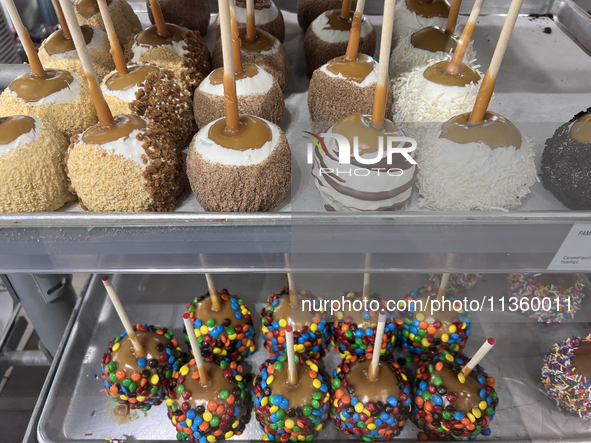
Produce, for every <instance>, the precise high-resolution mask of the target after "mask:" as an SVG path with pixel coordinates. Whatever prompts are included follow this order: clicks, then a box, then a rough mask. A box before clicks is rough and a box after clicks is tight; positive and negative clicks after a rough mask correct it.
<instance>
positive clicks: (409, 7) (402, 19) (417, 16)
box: [393, 0, 453, 46]
mask: <svg viewBox="0 0 591 443" xmlns="http://www.w3.org/2000/svg"><path fill="white" fill-rule="evenodd" d="M396 10H397V14H396V18H395V20H396V21H395V22H394V33H393V45H394V46H396V45H397V44H398V42H399V41H400V40H401V39H403V38H404V37H407V36H409V35H412V34H413V33H415V32H417V31H419V30H421V29H423V28H427V27H430V26H437V27H439V28H442V29H443V28H445V27H446V23H447V18H448V16H449V14H450V6H449V2H448V1H447V0H398V1H397V3H396ZM452 32H453V31H452Z"/></svg>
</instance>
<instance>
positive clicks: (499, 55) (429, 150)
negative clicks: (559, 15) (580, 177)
mask: <svg viewBox="0 0 591 443" xmlns="http://www.w3.org/2000/svg"><path fill="white" fill-rule="evenodd" d="M521 4H522V0H514V1H513V2H512V4H511V8H510V10H509V13H508V15H507V20H506V21H505V25H504V27H503V30H502V32H501V36H500V38H499V42H498V43H497V47H496V50H495V52H494V55H493V58H492V61H491V65H490V67H489V69H488V71H487V73H486V76H485V77H484V79H483V81H482V84H481V86H480V89H479V91H478V95H477V97H476V100H475V104H474V109H473V110H472V112H471V113H464V114H461V115H456V116H455V117H453V118H451V119H450V120H449V121H448V122H446V123H444V124H441V125H438V126H437V127H436V128H434V130H433V132H432V134H430V136H429V138H430V140H429V141H428V142H426V143H425V147H424V149H420V150H419V152H418V156H419V163H420V164H421V169H420V171H419V176H418V183H419V190H420V193H421V199H420V200H419V206H423V207H427V208H430V209H435V210H443V211H466V210H474V209H476V210H488V211H491V210H495V211H496V210H508V209H511V208H513V207H515V206H517V205H519V204H521V199H522V198H523V197H525V196H526V195H527V194H529V192H530V187H531V186H532V185H533V184H534V183H535V182H536V180H537V177H536V168H535V165H534V151H533V149H532V142H531V140H529V139H528V138H527V137H523V136H522V135H521V133H520V131H519V129H518V128H517V127H516V126H515V125H514V124H513V123H511V122H510V121H509V120H508V119H506V118H504V117H502V116H499V115H498V114H495V113H493V112H488V111H487V109H488V105H489V103H490V100H491V98H492V95H493V90H494V85H495V83H496V77H497V74H498V72H499V69H500V66H501V62H502V59H503V56H504V54H505V51H506V49H507V46H508V43H509V39H510V37H511V33H512V31H513V27H514V26H515V21H516V20H517V17H518V14H519V11H520V8H521ZM466 28H468V26H466ZM453 67H454V61H453V60H452V63H451V64H450V65H449V68H448V72H449V70H450V69H452V68H453ZM452 75H453V74H452ZM460 158H461V160H460ZM499 158H503V162H502V164H501V163H499V161H498V159H499ZM466 159H471V160H470V161H466ZM458 162H459V163H458ZM459 164H461V166H459ZM452 169H453V173H452ZM466 177H470V180H468V181H466Z"/></svg>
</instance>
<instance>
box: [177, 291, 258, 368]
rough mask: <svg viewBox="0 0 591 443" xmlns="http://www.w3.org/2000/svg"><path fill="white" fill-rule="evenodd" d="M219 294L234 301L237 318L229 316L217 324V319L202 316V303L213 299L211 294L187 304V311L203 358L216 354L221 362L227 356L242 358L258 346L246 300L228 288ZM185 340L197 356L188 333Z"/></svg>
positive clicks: (235, 358) (233, 305)
mask: <svg viewBox="0 0 591 443" xmlns="http://www.w3.org/2000/svg"><path fill="white" fill-rule="evenodd" d="M218 293H219V295H220V297H221V298H222V300H223V302H224V303H227V302H229V303H230V304H231V306H232V309H233V310H234V317H235V318H225V319H224V320H223V321H222V323H221V324H216V320H215V319H213V318H206V319H203V318H199V309H198V305H199V303H200V302H202V301H203V300H205V299H206V298H209V294H205V295H201V296H199V297H196V298H195V299H194V300H193V302H192V303H189V304H188V305H187V310H186V311H185V312H188V313H189V315H190V316H191V320H192V321H193V325H194V326H195V336H196V337H197V342H198V343H199V347H200V348H201V354H202V356H203V358H207V357H213V358H214V359H216V361H217V362H218V363H219V362H220V361H222V360H224V359H225V358H228V359H230V360H232V361H240V360H242V359H243V358H244V357H247V356H249V355H250V354H252V353H253V352H254V351H255V349H256V346H255V340H254V338H255V332H254V328H253V325H252V316H251V314H250V311H249V310H248V307H247V306H246V304H245V303H244V300H242V299H241V298H239V297H238V296H237V295H236V294H234V295H230V293H229V292H228V290H227V289H221V290H218ZM183 331H184V332H185V334H186V332H187V331H185V330H184V329H183ZM185 343H187V345H188V346H189V350H190V352H191V355H193V350H192V349H191V343H189V337H188V336H187V335H185Z"/></svg>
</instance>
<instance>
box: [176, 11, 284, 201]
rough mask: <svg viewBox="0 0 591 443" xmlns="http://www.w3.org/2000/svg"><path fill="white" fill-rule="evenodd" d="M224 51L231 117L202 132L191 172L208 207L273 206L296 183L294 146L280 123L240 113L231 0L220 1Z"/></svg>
mask: <svg viewBox="0 0 591 443" xmlns="http://www.w3.org/2000/svg"><path fill="white" fill-rule="evenodd" d="M219 3H220V14H222V13H223V14H225V15H221V26H222V39H221V40H222V44H223V55H224V72H223V85H224V98H225V110H226V117H225V118H221V119H218V120H215V121H213V122H211V123H209V124H207V125H206V126H205V127H203V128H201V130H200V131H199V132H198V133H197V135H196V136H195V138H194V139H193V142H192V143H191V146H190V147H189V153H188V156H187V175H188V176H189V181H190V182H191V188H192V189H193V193H194V194H195V197H196V198H197V200H198V201H199V203H200V204H201V206H203V208H204V209H205V210H206V211H216V212H257V211H272V210H274V209H275V208H276V207H277V206H278V205H279V204H280V203H281V202H282V201H283V199H284V198H285V197H286V195H287V191H288V190H289V188H290V186H291V151H290V149H289V145H288V143H287V139H286V137H285V134H284V133H283V131H282V130H281V128H279V127H278V126H276V125H274V124H273V123H271V122H268V121H266V120H263V119H262V118H260V117H255V116H250V115H240V114H239V111H238V106H237V95H236V80H235V71H234V60H233V52H232V31H231V18H230V9H229V4H228V0H219Z"/></svg>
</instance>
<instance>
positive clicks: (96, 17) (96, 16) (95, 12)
mask: <svg viewBox="0 0 591 443" xmlns="http://www.w3.org/2000/svg"><path fill="white" fill-rule="evenodd" d="M107 5H108V6H109V13H110V15H111V17H113V25H114V27H115V32H116V33H117V38H118V39H119V41H120V42H121V43H126V42H127V40H128V39H129V37H131V36H132V35H133V33H134V31H135V30H136V29H142V24H141V22H140V19H139V18H138V16H137V15H135V12H133V8H132V7H131V6H130V5H129V3H127V0H107ZM74 10H75V11H76V18H77V19H78V22H79V23H80V24H81V25H90V26H94V27H95V28H98V29H100V30H101V31H106V28H105V23H104V22H103V19H102V16H101V14H100V9H99V6H98V0H76V2H75V3H74Z"/></svg>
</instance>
